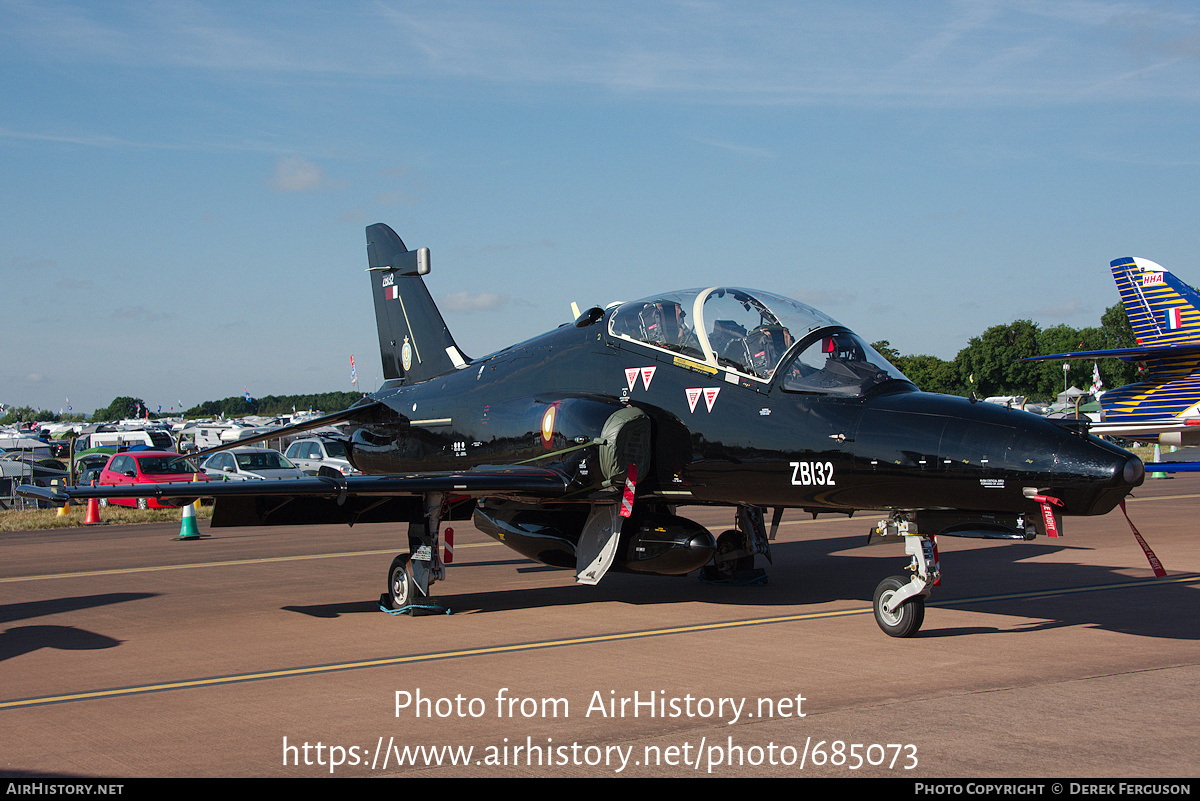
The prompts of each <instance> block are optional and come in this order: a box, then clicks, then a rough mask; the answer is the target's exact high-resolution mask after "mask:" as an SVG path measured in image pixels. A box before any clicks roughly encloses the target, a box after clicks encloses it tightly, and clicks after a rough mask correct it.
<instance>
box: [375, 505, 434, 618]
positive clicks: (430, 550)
mask: <svg viewBox="0 0 1200 801" xmlns="http://www.w3.org/2000/svg"><path fill="white" fill-rule="evenodd" d="M444 502H445V496H444V495H442V493H437V492H435V493H430V494H429V495H426V496H425V515H424V517H425V519H424V520H423V521H421V522H417V523H409V524H408V547H409V550H410V553H402V554H400V555H398V556H397V557H396V558H395V559H393V560H392V564H391V566H390V567H389V568H388V575H387V592H385V593H384V594H383V596H382V597H380V599H379V603H380V605H381V606H383V607H384V608H386V609H391V610H395V611H398V612H404V613H405V614H409V615H413V616H416V615H431V614H449V610H448V609H446V608H445V607H444V606H443V605H442V604H441V603H440V602H439V601H437V600H436V599H434V598H432V597H430V595H429V588H430V587H432V586H433V584H434V582H436V581H440V580H441V579H444V578H445V577H446V566H445V565H443V564H442V560H441V558H440V557H439V554H438V552H439V550H440V549H439V547H438V532H439V529H440V528H441V524H442V516H443V513H444V512H445V507H444Z"/></svg>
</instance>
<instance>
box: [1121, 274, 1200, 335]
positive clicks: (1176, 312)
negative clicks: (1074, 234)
mask: <svg viewBox="0 0 1200 801" xmlns="http://www.w3.org/2000/svg"><path fill="white" fill-rule="evenodd" d="M1112 272H1113V278H1114V279H1116V282H1117V289H1118V290H1119V291H1120V293H1121V302H1122V303H1123V304H1124V305H1125V313H1126V314H1127V315H1129V323H1130V325H1132V326H1133V333H1134V336H1136V337H1137V341H1138V344H1139V345H1145V346H1159V345H1177V344H1182V343H1195V342H1197V341H1200V293H1198V292H1197V291H1196V290H1195V289H1194V288H1193V287H1190V286H1188V285H1187V284H1185V283H1184V282H1183V281H1180V280H1179V279H1178V278H1176V277H1175V276H1174V275H1172V274H1171V273H1170V272H1168V271H1167V270H1165V269H1163V268H1162V267H1161V266H1160V265H1158V264H1155V263H1154V262H1152V261H1150V260H1149V259H1139V258H1124V259H1117V260H1115V261H1113V262H1112Z"/></svg>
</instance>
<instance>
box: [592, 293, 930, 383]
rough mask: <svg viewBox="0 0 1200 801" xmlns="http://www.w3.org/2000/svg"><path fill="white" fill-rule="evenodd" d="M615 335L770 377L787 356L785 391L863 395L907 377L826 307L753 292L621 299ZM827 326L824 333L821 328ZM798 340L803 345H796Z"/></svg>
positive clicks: (613, 323) (764, 378)
mask: <svg viewBox="0 0 1200 801" xmlns="http://www.w3.org/2000/svg"><path fill="white" fill-rule="evenodd" d="M608 325H609V333H610V334H611V335H613V336H615V337H618V338H621V339H627V340H631V341H634V342H640V343H642V344H645V345H650V346H651V347H654V348H660V349H663V350H667V351H670V352H672V353H678V354H680V355H682V356H686V357H687V358H689V359H693V360H695V361H698V362H704V363H706V364H709V365H711V366H713V367H717V368H724V369H732V370H734V371H736V372H738V373H742V374H744V375H747V376H750V377H752V378H755V379H757V380H759V381H762V382H768V381H770V380H771V379H772V378H773V377H774V376H775V374H776V371H777V370H778V368H779V367H780V365H781V364H782V363H783V360H784V358H785V356H788V355H789V354H795V358H792V359H791V360H790V361H789V363H788V366H787V367H786V368H785V372H786V374H785V377H784V380H783V388H784V389H785V390H788V391H791V392H813V393H819V394H837V395H857V394H861V393H862V392H864V391H866V390H867V389H869V388H870V387H871V386H874V385H875V384H878V383H882V382H883V381H887V380H891V379H897V378H898V379H901V380H905V381H907V380H908V379H906V378H905V377H904V375H903V374H902V373H901V372H900V371H899V370H897V369H896V368H895V367H893V366H892V365H891V364H889V363H888V362H887V360H886V359H885V358H884V357H883V356H881V355H880V354H879V353H878V352H877V351H876V350H875V349H873V348H872V347H871V346H870V345H867V344H866V343H864V342H863V341H862V340H861V339H860V338H859V337H858V336H857V335H856V334H854V333H852V332H850V331H849V330H847V329H846V328H845V327H844V326H842V325H841V324H840V323H839V322H837V321H836V320H834V319H833V318H832V317H830V316H829V315H827V314H825V313H824V312H821V311H818V310H817V309H814V308H812V307H811V306H809V305H807V304H804V303H800V302H799V301H796V300H792V299H791V298H785V297H782V296H780V295H773V294H771V293H768V292H761V291H758V290H751V289H738V288H735V287H710V288H708V289H688V290H683V291H680V292H672V293H667V294H663V295H656V296H653V297H649V298H643V299H641V300H635V301H630V302H628V303H623V304H621V305H620V306H618V307H617V309H616V310H615V311H614V312H613V313H612V315H611V316H610V317H609V323H608ZM824 329H840V330H837V331H824V335H821V334H818V333H816V332H820V331H823V330H824ZM797 343H800V344H801V346H802V347H800V348H793V346H794V345H796V344H797Z"/></svg>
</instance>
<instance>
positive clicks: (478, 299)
mask: <svg viewBox="0 0 1200 801" xmlns="http://www.w3.org/2000/svg"><path fill="white" fill-rule="evenodd" d="M506 303H508V295H498V294H496V293H495V292H468V291H466V290H463V291H462V292H452V293H450V294H449V295H443V296H442V300H441V303H440V304H439V305H440V306H441V307H442V308H443V309H445V310H446V311H452V312H470V311H484V310H487V309H495V308H499V307H500V306H503V305H504V304H506Z"/></svg>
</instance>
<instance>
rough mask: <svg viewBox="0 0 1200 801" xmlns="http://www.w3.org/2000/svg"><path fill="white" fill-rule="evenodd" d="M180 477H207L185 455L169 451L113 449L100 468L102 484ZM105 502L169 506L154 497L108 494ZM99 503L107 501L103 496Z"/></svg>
mask: <svg viewBox="0 0 1200 801" xmlns="http://www.w3.org/2000/svg"><path fill="white" fill-rule="evenodd" d="M182 481H208V476H206V475H204V473H202V472H200V471H198V470H197V469H196V466H195V465H194V464H192V463H191V462H190V461H188V460H187V459H180V458H179V454H178V453H174V452H172V451H126V452H125V453H114V454H113V455H112V458H110V459H109V460H108V464H106V465H104V469H103V470H101V471H100V480H99V482H97V483H98V484H99V485H100V486H101V487H104V486H109V485H118V486H119V485H121V484H172V483H177V482H182ZM107 503H112V504H116V505H118V506H137V508H139V509H172V508H174V507H172V506H167V505H166V504H162V503H159V502H158V500H157V499H156V498H111V499H108V501H107ZM100 504H101V505H102V506H103V505H106V503H105V500H103V499H102V500H101V501H100Z"/></svg>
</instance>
